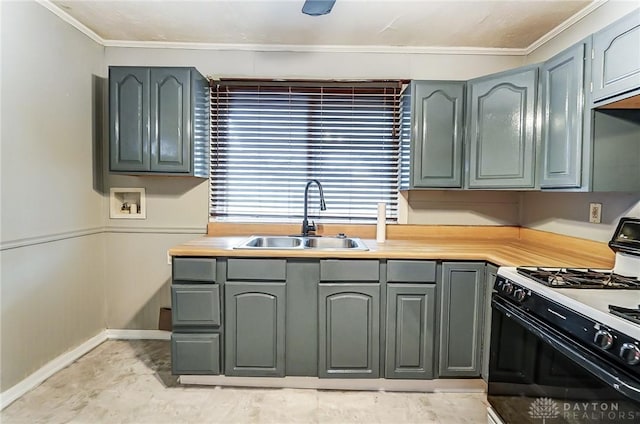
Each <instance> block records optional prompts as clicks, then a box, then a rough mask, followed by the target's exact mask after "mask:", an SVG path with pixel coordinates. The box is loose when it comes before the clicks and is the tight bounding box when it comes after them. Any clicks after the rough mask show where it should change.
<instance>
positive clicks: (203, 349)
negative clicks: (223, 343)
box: [171, 333, 220, 375]
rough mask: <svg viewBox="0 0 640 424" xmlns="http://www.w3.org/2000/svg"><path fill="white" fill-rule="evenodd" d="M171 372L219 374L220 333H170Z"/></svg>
mask: <svg viewBox="0 0 640 424" xmlns="http://www.w3.org/2000/svg"><path fill="white" fill-rule="evenodd" d="M171 371H172V373H173V374H213V375H217V374H220V334H218V333H214V334H183V333H173V334H172V335H171Z"/></svg>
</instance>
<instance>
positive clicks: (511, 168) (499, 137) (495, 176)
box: [467, 68, 538, 188]
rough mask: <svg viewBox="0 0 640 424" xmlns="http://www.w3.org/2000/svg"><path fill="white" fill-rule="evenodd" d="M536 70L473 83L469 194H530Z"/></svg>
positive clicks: (469, 84)
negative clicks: (526, 191) (512, 191)
mask: <svg viewBox="0 0 640 424" xmlns="http://www.w3.org/2000/svg"><path fill="white" fill-rule="evenodd" d="M537 86H538V69H537V68H527V69H524V70H516V71H511V72H505V73H501V74H498V75H495V76H491V77H484V78H479V79H477V80H471V81H469V83H468V85H467V87H468V92H469V103H470V105H469V119H468V122H469V124H468V128H469V188H532V187H534V185H535V166H534V165H535V141H536V137H535V129H536V123H535V121H536V105H537V99H536V97H537Z"/></svg>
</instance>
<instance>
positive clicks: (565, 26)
mask: <svg viewBox="0 0 640 424" xmlns="http://www.w3.org/2000/svg"><path fill="white" fill-rule="evenodd" d="M608 1H609V0H595V1H594V2H593V3H589V5H588V6H587V7H585V8H584V9H582V10H580V11H578V13H576V14H575V15H572V16H570V17H569V19H567V20H566V21H564V22H562V23H561V24H560V25H558V26H557V27H555V28H553V29H552V30H551V31H549V32H547V33H546V34H545V35H543V36H542V37H540V38H538V39H537V40H536V41H534V42H533V43H531V45H530V46H529V47H527V48H526V49H524V50H525V52H526V53H525V54H526V55H527V56H528V55H530V54H531V53H533V52H534V51H535V50H536V49H537V48H539V47H541V46H542V45H544V44H545V43H547V42H548V41H550V40H552V39H553V38H555V37H556V36H558V35H559V34H560V33H562V32H563V31H564V30H566V29H568V28H570V27H571V26H573V25H575V24H576V23H578V22H579V21H580V20H582V18H584V17H585V16H587V15H589V14H591V13H593V11H594V10H596V9H598V8H599V7H600V6H602V5H604V4H605V3H607V2H608Z"/></svg>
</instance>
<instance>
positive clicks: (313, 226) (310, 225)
mask: <svg viewBox="0 0 640 424" xmlns="http://www.w3.org/2000/svg"><path fill="white" fill-rule="evenodd" d="M307 229H308V230H309V231H316V230H317V229H318V228H316V222H315V221H311V224H309V226H308V227H307Z"/></svg>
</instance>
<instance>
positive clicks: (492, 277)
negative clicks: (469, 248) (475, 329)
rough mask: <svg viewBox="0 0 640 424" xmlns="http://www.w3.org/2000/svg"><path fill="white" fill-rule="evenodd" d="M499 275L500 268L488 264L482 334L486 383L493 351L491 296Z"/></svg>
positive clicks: (483, 367)
mask: <svg viewBox="0 0 640 424" xmlns="http://www.w3.org/2000/svg"><path fill="white" fill-rule="evenodd" d="M497 275H498V267H497V266H495V265H493V264H487V268H486V270H485V292H484V322H483V328H484V331H483V333H482V372H481V375H482V378H483V379H484V380H485V381H488V379H489V353H490V351H491V349H490V347H491V294H492V293H493V285H494V283H495V282H496V276H497Z"/></svg>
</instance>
